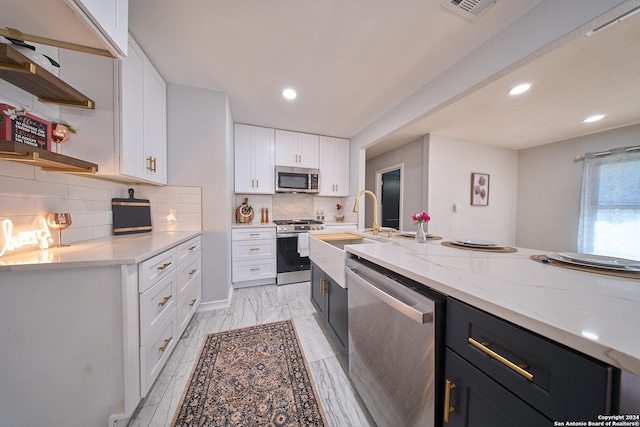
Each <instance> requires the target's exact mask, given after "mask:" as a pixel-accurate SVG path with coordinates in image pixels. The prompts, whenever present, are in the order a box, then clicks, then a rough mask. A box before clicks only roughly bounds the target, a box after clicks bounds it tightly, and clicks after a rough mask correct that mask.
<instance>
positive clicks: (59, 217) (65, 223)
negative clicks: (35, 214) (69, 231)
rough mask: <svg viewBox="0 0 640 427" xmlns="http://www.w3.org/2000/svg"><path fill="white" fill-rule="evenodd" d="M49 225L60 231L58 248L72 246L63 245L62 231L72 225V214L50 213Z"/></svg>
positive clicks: (48, 216)
mask: <svg viewBox="0 0 640 427" xmlns="http://www.w3.org/2000/svg"><path fill="white" fill-rule="evenodd" d="M47 225H48V226H49V227H51V228H55V229H56V230H58V246H57V247H58V248H62V247H64V246H71V245H63V244H62V230H64V229H65V228H67V227H69V226H70V225H71V214H69V213H50V214H47Z"/></svg>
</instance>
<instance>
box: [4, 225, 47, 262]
mask: <svg viewBox="0 0 640 427" xmlns="http://www.w3.org/2000/svg"><path fill="white" fill-rule="evenodd" d="M0 226H1V227H2V240H0V244H1V245H2V246H1V247H0V257H2V256H3V255H5V254H6V253H7V252H13V251H16V250H18V249H21V248H25V247H28V246H38V247H40V249H46V248H48V247H49V245H50V244H52V243H53V237H51V233H50V232H49V227H47V222H46V221H45V219H44V218H42V217H39V218H38V220H37V221H36V225H35V228H31V229H28V230H21V231H18V232H16V233H14V229H13V222H11V220H10V219H3V220H2V221H1V222H0Z"/></svg>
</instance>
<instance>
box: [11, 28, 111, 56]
mask: <svg viewBox="0 0 640 427" xmlns="http://www.w3.org/2000/svg"><path fill="white" fill-rule="evenodd" d="M0 36H4V37H9V38H12V39H18V40H24V41H26V42H34V43H40V44H46V45H48V46H54V47H61V48H63V49H69V50H75V51H77V52H84V53H90V54H92V55H99V56H106V57H107V58H115V56H113V54H112V53H111V52H109V51H108V50H105V49H98V48H95V47H90V46H83V45H80V44H75V43H69V42H64V41H60V40H54V39H49V38H46V37H39V36H34V35H31V34H25V33H23V32H22V31H19V30H17V29H15V28H9V27H7V29H6V30H3V29H0Z"/></svg>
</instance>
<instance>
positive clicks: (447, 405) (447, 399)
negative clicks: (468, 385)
mask: <svg viewBox="0 0 640 427" xmlns="http://www.w3.org/2000/svg"><path fill="white" fill-rule="evenodd" d="M454 388H456V385H455V384H454V383H452V382H451V381H450V380H445V385H444V422H445V423H448V422H449V414H451V413H452V412H453V411H455V410H456V408H454V407H453V406H451V390H453V389H454Z"/></svg>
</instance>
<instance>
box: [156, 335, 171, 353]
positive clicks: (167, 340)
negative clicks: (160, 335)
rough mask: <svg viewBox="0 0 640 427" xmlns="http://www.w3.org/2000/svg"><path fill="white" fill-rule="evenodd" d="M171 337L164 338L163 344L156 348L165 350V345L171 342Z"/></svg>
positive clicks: (167, 345)
mask: <svg viewBox="0 0 640 427" xmlns="http://www.w3.org/2000/svg"><path fill="white" fill-rule="evenodd" d="M172 339H173V337H169V338H167V339H166V340H164V345H163V346H162V347H160V348H159V349H158V350H160V351H165V350H166V349H167V347H169V343H170V342H171V340H172Z"/></svg>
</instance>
